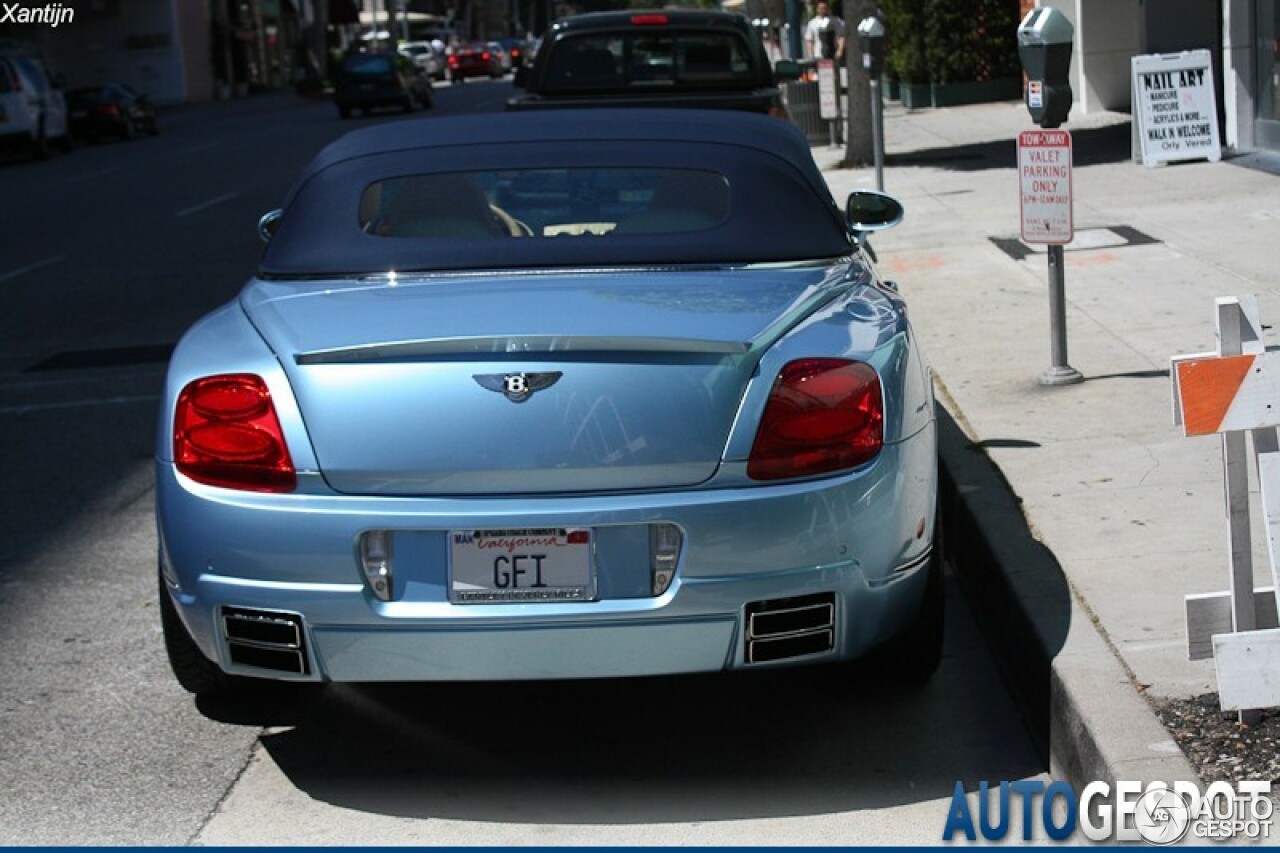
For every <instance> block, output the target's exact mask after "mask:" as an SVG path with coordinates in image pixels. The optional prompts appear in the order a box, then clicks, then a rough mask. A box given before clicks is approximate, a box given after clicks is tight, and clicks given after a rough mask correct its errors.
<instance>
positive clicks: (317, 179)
mask: <svg viewBox="0 0 1280 853" xmlns="http://www.w3.org/2000/svg"><path fill="white" fill-rule="evenodd" d="M584 167H601V168H631V169H635V168H666V169H672V168H674V169H691V170H706V171H711V172H716V173H718V174H720V175H723V176H724V178H725V179H727V181H728V182H729V186H730V187H731V192H732V205H731V209H730V212H729V215H728V216H727V217H726V218H724V219H723V221H721V222H720V224H719V225H717V226H716V227H714V228H711V229H709V230H701V231H696V232H693V233H660V234H625V235H624V234H616V235H610V236H609V237H608V238H607V239H589V238H588V239H510V240H502V241H500V242H499V241H494V240H492V239H485V238H471V237H459V238H456V239H449V240H439V239H431V240H429V239H422V240H418V239H387V238H385V237H379V236H377V235H375V234H370V233H366V231H365V230H362V228H361V212H360V205H361V199H362V197H364V195H365V191H366V189H367V188H369V187H371V186H373V185H375V184H377V183H378V182H380V181H384V180H387V179H389V178H394V177H399V176H407V175H422V174H441V173H468V172H477V171H481V170H502V169H509V170H514V169H535V168H584ZM851 250H852V243H851V241H850V237H849V232H848V230H847V228H846V225H845V221H844V217H843V215H842V214H841V212H840V211H839V210H838V208H837V207H836V205H835V202H834V201H833V200H832V198H831V194H830V191H829V190H828V188H827V185H826V182H825V181H824V180H823V178H822V174H821V173H820V172H819V171H818V168H817V166H816V164H815V163H814V162H813V157H812V155H811V154H810V153H809V146H808V143H807V142H806V140H805V138H804V136H803V135H802V134H801V133H800V132H799V131H798V130H797V129H796V128H795V127H794V126H792V125H791V124H789V123H787V122H784V121H780V120H778V119H776V118H769V117H765V116H759V115H753V114H748V113H737V112H731V111H719V110H693V109H682V110H656V109H639V110H604V109H578V110H546V111H531V112H514V113H513V112H506V113H493V114H484V115H474V116H461V117H448V118H426V119H419V120H414V121H402V122H395V123H389V124H383V125H379V126H377V127H369V128H365V129H362V130H358V131H355V132H353V133H350V134H347V135H346V136H344V137H342V138H341V139H339V140H337V141H336V142H334V143H332V144H331V145H329V146H327V147H326V148H324V149H323V150H322V151H321V152H320V153H319V154H318V155H317V156H316V157H315V159H314V160H313V161H312V162H311V163H310V164H309V165H308V166H307V167H306V168H305V169H304V170H303V172H302V175H301V177H300V178H299V180H298V182H297V183H296V184H295V185H294V187H293V189H292V190H291V191H290V193H289V196H288V198H287V200H286V202H285V213H284V217H283V218H282V219H281V221H280V227H279V229H278V230H277V232H276V235H275V237H274V238H273V239H272V241H271V243H270V244H269V245H268V247H267V251H266V253H265V254H264V256H263V259H262V264H261V268H260V274H261V275H263V276H266V277H279V276H290V277H294V276H303V277H312V276H342V275H352V274H357V275H358V274H368V273H378V272H386V271H390V270H396V271H400V272H407V271H415V270H420V271H432V270H465V269H504V268H523V267H530V268H546V267H564V266H574V267H582V266H599V265H652V264H668V263H679V264H724V263H742V262H773V261H796V260H807V259H820V258H833V257H839V256H841V255H844V254H847V253H849V252H850V251H851Z"/></svg>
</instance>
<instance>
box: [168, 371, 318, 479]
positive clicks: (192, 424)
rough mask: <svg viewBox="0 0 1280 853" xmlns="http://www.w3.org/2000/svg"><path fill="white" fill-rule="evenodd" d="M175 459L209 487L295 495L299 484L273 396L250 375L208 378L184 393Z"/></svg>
mask: <svg viewBox="0 0 1280 853" xmlns="http://www.w3.org/2000/svg"><path fill="white" fill-rule="evenodd" d="M173 458H174V462H176V463H177V466H178V470H179V471H181V472H182V473H183V474H186V475H187V476H188V477H190V478H191V479H193V480H195V481H196V482H199V483H205V484H206V485H210V486H221V487H223V488H226V489H242V490H247V491H252V492H291V491H293V489H294V488H295V487H296V486H297V484H298V478H297V474H296V473H295V472H294V469H293V460H292V459H291V458H290V457H289V448H288V446H286V445H285V441H284V432H283V431H282V430H281V429H280V419H279V418H277V417H276V409H275V406H274V405H273V404H272V402H271V392H270V391H268V390H267V384H266V383H265V382H263V381H262V377H260V376H254V375H253V374H249V373H234V374H227V375H223V376H207V377H205V378H204V379H197V380H195V381H194V382H192V383H190V384H189V385H187V387H186V388H183V389H182V393H181V394H179V395H178V408H177V411H176V412H175V413H174V422H173Z"/></svg>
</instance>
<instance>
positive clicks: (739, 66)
mask: <svg viewBox="0 0 1280 853" xmlns="http://www.w3.org/2000/svg"><path fill="white" fill-rule="evenodd" d="M757 84H758V80H757V72H756V70H755V69H754V68H753V67H752V64H751V55H750V53H749V52H748V50H747V44H746V41H745V40H744V39H743V38H742V37H741V36H740V35H739V34H738V33H733V32H695V33H681V32H672V31H670V30H662V31H638V32H627V33H613V34H606V33H599V34H584V35H578V36H572V37H566V38H565V39H564V40H563V41H562V42H560V43H557V44H556V45H555V47H554V48H553V49H552V53H551V56H550V65H549V67H548V68H547V70H546V76H545V78H544V80H543V86H542V88H543V89H544V90H545V91H548V92H576V91H591V90H608V89H633V88H641V89H643V88H659V89H660V88H669V87H675V88H716V89H725V88H730V89H731V88H749V87H752V86H755V85H757Z"/></svg>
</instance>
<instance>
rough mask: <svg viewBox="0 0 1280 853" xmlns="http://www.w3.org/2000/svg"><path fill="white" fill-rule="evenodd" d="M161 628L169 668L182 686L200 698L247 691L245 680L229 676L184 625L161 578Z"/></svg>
mask: <svg viewBox="0 0 1280 853" xmlns="http://www.w3.org/2000/svg"><path fill="white" fill-rule="evenodd" d="M160 627H161V628H162V629H163V630H164V648H165V652H167V653H168V656H169V668H170V669H172V670H173V674H174V676H175V677H176V678H177V679H178V683H179V684H181V685H182V687H183V689H184V690H186V691H187V692H188V693H193V694H195V695H196V696H201V697H203V696H226V695H228V694H230V693H235V692H237V691H238V690H242V689H243V688H244V679H240V678H236V677H234V676H231V675H227V674H226V673H225V672H223V671H222V669H221V668H220V667H219V666H218V665H217V664H216V663H214V662H213V661H211V660H209V659H208V658H207V657H205V656H204V652H202V651H200V647H199V646H197V645H196V642H195V640H193V639H191V635H190V634H188V633H187V627H186V626H185V625H183V624H182V619H181V618H180V617H179V616H178V611H177V609H176V608H175V607H174V606H173V599H172V598H170V597H169V589H168V586H167V585H166V584H165V582H164V578H163V577H161V578H160Z"/></svg>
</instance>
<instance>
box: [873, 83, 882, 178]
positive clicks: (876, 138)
mask: <svg viewBox="0 0 1280 853" xmlns="http://www.w3.org/2000/svg"><path fill="white" fill-rule="evenodd" d="M871 144H872V145H873V146H874V149H875V164H876V189H877V190H879V191H880V192H884V99H883V98H882V97H881V93H880V80H879V79H878V78H876V77H872V78H871Z"/></svg>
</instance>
